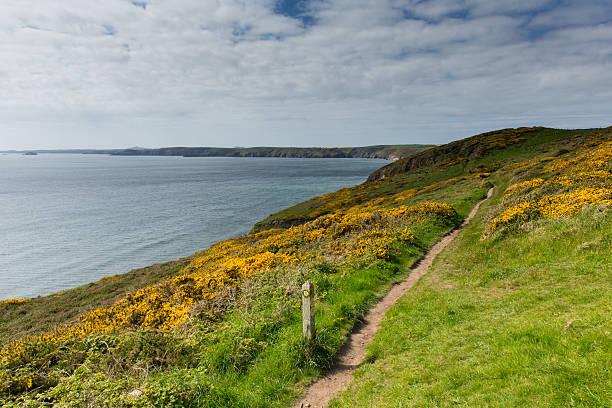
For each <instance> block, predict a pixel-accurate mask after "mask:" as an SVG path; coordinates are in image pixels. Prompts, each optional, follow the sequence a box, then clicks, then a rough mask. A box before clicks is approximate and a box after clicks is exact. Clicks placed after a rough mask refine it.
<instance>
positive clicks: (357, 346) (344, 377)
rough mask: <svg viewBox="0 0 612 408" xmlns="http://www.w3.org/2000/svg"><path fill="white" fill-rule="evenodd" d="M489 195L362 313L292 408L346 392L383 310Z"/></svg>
mask: <svg viewBox="0 0 612 408" xmlns="http://www.w3.org/2000/svg"><path fill="white" fill-rule="evenodd" d="M492 194H493V188H491V189H489V191H488V192H487V198H485V199H483V200H481V201H480V202H478V204H476V205H475V206H474V208H472V211H470V214H469V215H468V217H467V218H466V219H465V220H464V221H463V223H462V224H461V225H460V226H459V227H457V228H455V229H454V230H453V231H451V232H450V233H448V234H447V235H445V236H444V237H443V238H442V239H441V240H440V241H438V243H436V244H435V245H434V246H433V247H432V248H431V249H430V250H429V252H427V253H426V254H425V256H424V257H423V258H422V259H421V260H420V261H419V262H417V263H416V264H415V265H414V266H413V267H412V268H411V272H410V275H408V277H407V278H406V279H405V280H404V281H402V282H400V283H399V284H397V285H395V286H393V287H392V288H391V290H389V292H387V294H386V295H385V297H384V298H383V299H382V300H381V301H380V302H378V303H377V304H376V306H374V307H373V308H372V309H370V310H369V311H368V313H366V315H365V317H364V320H363V323H362V324H360V325H358V326H357V327H355V329H354V331H353V332H352V333H351V334H349V336H348V338H347V340H346V342H345V343H344V345H343V346H342V348H341V349H340V352H339V353H338V361H337V362H336V364H335V365H334V367H333V368H332V370H331V371H330V372H329V373H327V375H326V376H325V377H321V378H320V379H318V380H316V381H315V382H313V383H312V384H311V385H310V386H309V387H308V389H307V390H306V395H305V396H304V398H303V399H302V400H301V401H300V402H298V403H297V404H296V405H294V406H293V408H325V407H327V405H328V404H329V403H330V401H331V400H332V398H333V397H334V396H335V395H336V394H337V393H338V392H340V391H343V390H345V389H346V387H347V386H348V384H349V382H350V381H351V379H352V376H353V370H355V369H356V368H358V367H359V366H360V365H361V363H362V362H363V358H364V357H365V353H366V347H367V346H368V345H369V344H370V342H371V341H372V339H373V338H374V335H375V334H376V332H377V331H378V329H379V325H380V322H381V321H382V319H383V316H384V315H385V313H386V312H387V310H389V308H390V307H391V306H393V305H394V304H395V302H397V300H398V299H399V298H400V297H401V296H402V295H403V294H404V293H406V292H407V291H408V290H409V289H410V288H412V287H413V286H414V284H415V283H416V282H417V281H418V280H419V279H420V278H421V276H423V275H425V274H426V273H427V271H428V270H429V268H431V265H432V263H433V260H434V259H435V257H436V256H437V255H438V254H439V253H440V252H442V250H443V249H444V248H446V246H447V245H448V244H450V243H451V241H452V240H453V239H455V237H456V236H457V234H458V233H459V231H461V229H462V228H463V227H464V226H465V225H466V224H467V223H468V222H470V220H471V219H472V218H474V216H475V215H476V212H478V209H479V208H480V205H481V204H482V203H483V202H484V201H485V200H487V199H488V198H490V197H491V195H492Z"/></svg>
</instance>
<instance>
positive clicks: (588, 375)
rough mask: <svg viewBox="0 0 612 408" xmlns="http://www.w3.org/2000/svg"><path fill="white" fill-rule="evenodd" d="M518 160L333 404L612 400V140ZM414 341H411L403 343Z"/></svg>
mask: <svg viewBox="0 0 612 408" xmlns="http://www.w3.org/2000/svg"><path fill="white" fill-rule="evenodd" d="M601 136H602V137H601V138H595V139H590V140H589V139H586V140H585V139H584V138H574V139H572V140H571V144H569V145H566V147H567V149H566V150H563V151H561V152H559V153H557V154H556V155H554V156H540V157H537V158H536V159H532V160H529V161H525V162H521V163H517V164H514V165H508V166H505V167H504V168H503V169H501V170H500V171H498V172H496V174H495V175H493V176H492V177H491V179H490V180H491V182H492V183H493V184H495V185H496V193H495V196H494V197H493V200H491V201H489V202H487V203H486V204H485V207H484V208H483V210H484V211H481V213H480V215H479V216H478V217H477V218H476V219H475V220H474V222H472V223H471V224H470V225H469V226H468V227H467V228H466V230H465V231H464V232H463V233H462V234H461V235H460V237H459V239H457V240H456V241H455V242H453V243H452V244H451V246H450V247H449V248H448V249H447V250H446V251H445V252H443V253H442V254H441V255H440V256H439V257H438V259H437V261H436V262H435V264H434V266H433V268H432V270H431V271H430V273H429V274H428V275H427V276H426V277H425V278H424V279H423V280H422V281H421V282H420V284H419V285H418V286H417V287H416V288H415V289H414V290H412V291H411V292H409V293H408V294H407V295H406V296H404V298H403V299H401V301H400V302H399V304H398V305H397V306H396V307H394V308H393V309H391V310H390V312H389V314H388V315H387V316H386V318H385V321H384V323H383V326H382V330H381V331H380V332H379V333H378V335H377V336H376V338H375V340H374V342H373V344H372V345H371V347H370V348H369V354H368V357H367V359H368V361H369V363H368V364H366V365H365V366H363V367H362V368H361V369H360V370H359V371H358V372H357V374H356V380H355V381H354V383H353V384H352V386H351V387H350V389H349V390H347V391H346V392H345V393H344V394H343V395H342V396H341V397H339V398H338V399H337V400H336V401H334V402H333V403H332V404H331V407H334V408H337V407H355V406H359V407H403V406H406V407H407V406H411V407H420V406H423V407H425V406H427V407H430V406H431V407H433V406H436V407H447V406H462V407H481V406H482V407H485V406H486V407H521V406H538V407H576V406H580V407H609V406H612V397H611V395H612V375H611V373H610V367H611V366H612V338H611V333H612V323H611V318H612V303H611V302H610V299H612V212H611V211H610V206H611V204H612V190H611V187H612V180H611V173H610V170H611V169H612V167H611V164H612V142H611V138H610V133H609V131H606V132H602V134H601ZM400 334H401V335H400Z"/></svg>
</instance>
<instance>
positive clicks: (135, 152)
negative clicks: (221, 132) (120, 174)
mask: <svg viewBox="0 0 612 408" xmlns="http://www.w3.org/2000/svg"><path fill="white" fill-rule="evenodd" d="M430 147H432V145H417V144H411V145H378V146H365V147H233V148H230V147H163V148H161V149H125V150H117V151H113V152H111V153H110V154H112V155H118V156H183V157H290V158H367V159H387V160H397V159H400V158H402V157H406V156H410V155H411V154H414V153H417V152H420V151H422V150H425V149H429V148H430Z"/></svg>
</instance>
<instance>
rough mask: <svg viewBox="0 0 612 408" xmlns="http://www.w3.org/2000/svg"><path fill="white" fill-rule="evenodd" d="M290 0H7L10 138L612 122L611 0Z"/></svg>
mask: <svg viewBox="0 0 612 408" xmlns="http://www.w3.org/2000/svg"><path fill="white" fill-rule="evenodd" d="M580 4H583V5H584V6H581V5H580ZM493 6H496V7H493ZM274 8H275V2H274V1H272V0H250V1H245V0H243V1H240V0H181V1H179V0H174V1H170V0H154V1H151V2H147V6H146V8H142V7H138V6H135V5H133V4H132V3H131V2H130V1H127V0H125V1H124V0H107V1H104V2H94V1H91V0H90V1H83V0H80V1H79V0H61V1H60V0H50V1H48V2H38V1H33V0H7V1H3V2H1V3H0V62H1V64H0V149H2V148H10V147H26V146H27V145H30V146H34V145H38V146H48V147H53V146H77V145H78V146H100V147H101V146H124V145H125V146H127V145H135V144H139V145H148V146H153V145H176V144H189V145H238V144H239V145H253V144H276V145H289V144H294V145H313V144H326V145H329V144H332V145H340V144H344V145H349V144H351V145H357V144H366V143H368V144H372V143H379V142H388V143H398V142H405V143H411V142H429V141H431V142H441V141H445V140H449V139H454V138H458V137H461V136H467V135H469V134H471V133H474V132H476V131H480V130H487V129H490V128H496V127H504V126H519V125H526V124H545V125H557V126H599V125H603V124H605V123H606V122H605V121H606V120H609V118H608V117H607V116H606V115H607V112H609V111H610V108H612V102H609V101H610V98H609V97H610V96H611V95H610V94H611V93H612V86H611V85H610V84H612V81H611V80H612V77H611V74H609V72H612V70H611V69H610V68H611V62H612V45H611V44H612V42H610V41H609V38H610V36H612V34H611V33H612V25H611V24H610V23H609V21H610V19H611V18H612V11H611V10H610V8H609V7H603V6H601V4H595V2H593V3H571V2H565V3H564V4H562V5H560V6H558V7H553V3H551V2H550V1H544V0H542V1H529V2H527V1H516V2H504V1H501V0H500V1H490V0H487V1H485V0H430V1H427V2H423V1H414V0H329V1H317V2H316V3H314V2H313V3H311V10H310V11H311V12H312V13H313V14H314V17H316V19H317V23H316V24H315V25H313V26H310V27H307V28H304V27H303V25H302V23H301V21H299V20H298V19H294V18H290V17H287V16H283V15H279V14H275V13H274ZM571 12H573V14H572V13H571ZM404 15H406V16H407V17H409V18H408V19H404V18H403V17H404ZM568 16H573V17H568ZM577 16H578V17H577ZM570 19H571V21H570ZM555 21H557V22H558V24H555ZM534 33H535V34H537V35H536V36H535V37H534V35H533V34H534ZM315 142H317V143H315Z"/></svg>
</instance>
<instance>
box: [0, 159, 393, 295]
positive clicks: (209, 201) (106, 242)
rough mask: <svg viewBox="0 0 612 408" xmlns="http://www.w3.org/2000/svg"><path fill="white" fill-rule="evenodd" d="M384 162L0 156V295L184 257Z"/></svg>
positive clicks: (54, 287)
mask: <svg viewBox="0 0 612 408" xmlns="http://www.w3.org/2000/svg"><path fill="white" fill-rule="evenodd" d="M385 163H386V161H384V160H371V159H280V158H257V159H242V158H180V157H113V156H103V155H54V154H42V155H38V156H21V155H0V300H1V299H7V298H21V297H33V296H38V295H46V294H50V293H53V292H57V291H59V290H62V289H67V288H71V287H74V286H78V285H82V284H85V283H88V282H92V281H95V280H98V279H100V278H102V277H104V276H108V275H113V274H116V273H124V272H128V271H129V270H131V269H133V268H136V267H142V266H147V265H151V264H154V263H157V262H163V261H168V260H172V259H176V258H179V257H181V256H186V255H191V254H192V253H194V252H197V251H199V250H202V249H204V248H207V247H208V246H209V245H210V244H212V243H213V242H216V241H219V240H222V239H225V238H230V237H233V236H236V235H239V234H243V233H247V232H248V231H249V230H250V228H251V227H252V225H253V224H254V223H255V222H257V221H259V220H261V219H263V218H265V217H266V216H267V215H269V214H270V213H273V212H275V211H278V210H281V209H283V208H285V207H288V206H290V205H292V204H295V203H298V202H300V201H304V200H306V199H308V198H310V197H312V196H315V195H320V194H324V193H327V192H331V191H335V190H337V189H339V188H342V187H347V186H351V185H356V184H359V183H361V182H362V181H364V180H365V178H366V177H367V176H368V175H369V174H370V173H371V172H372V171H374V170H375V169H377V168H379V167H381V166H382V165H384V164H385Z"/></svg>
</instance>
